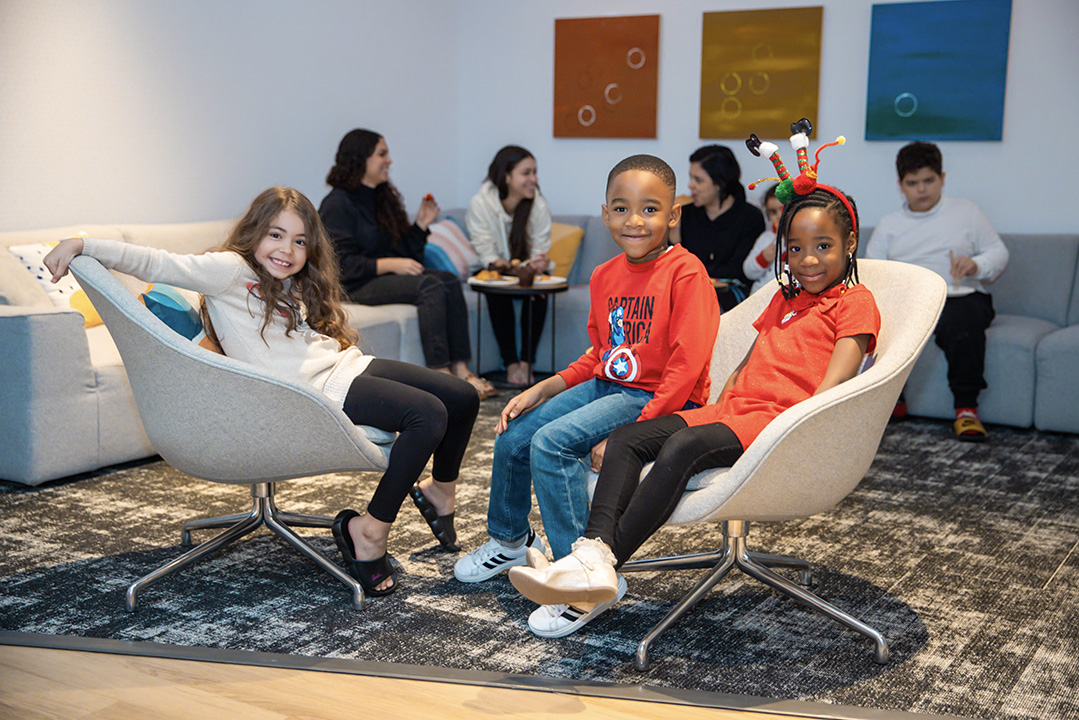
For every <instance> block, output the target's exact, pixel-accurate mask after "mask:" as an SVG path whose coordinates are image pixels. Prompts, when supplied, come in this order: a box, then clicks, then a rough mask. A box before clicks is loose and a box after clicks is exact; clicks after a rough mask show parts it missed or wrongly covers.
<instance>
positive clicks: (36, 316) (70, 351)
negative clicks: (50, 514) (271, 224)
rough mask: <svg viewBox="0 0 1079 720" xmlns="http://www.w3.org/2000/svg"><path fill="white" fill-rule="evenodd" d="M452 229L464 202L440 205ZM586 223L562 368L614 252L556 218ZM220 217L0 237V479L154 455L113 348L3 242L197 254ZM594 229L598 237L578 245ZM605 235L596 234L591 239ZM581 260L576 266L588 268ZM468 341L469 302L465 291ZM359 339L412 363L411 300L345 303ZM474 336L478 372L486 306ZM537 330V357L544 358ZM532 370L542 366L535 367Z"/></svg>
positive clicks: (29, 479)
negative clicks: (104, 243) (594, 279)
mask: <svg viewBox="0 0 1079 720" xmlns="http://www.w3.org/2000/svg"><path fill="white" fill-rule="evenodd" d="M447 214H448V215H451V216H453V217H455V218H457V219H458V220H459V221H460V223H461V225H462V226H463V225H464V222H463V221H464V210H459V211H451V212H450V213H447ZM557 219H558V220H559V221H562V222H567V223H571V224H575V225H578V226H582V227H583V226H586V225H587V226H588V229H589V232H588V233H586V237H585V239H584V240H582V243H581V248H580V249H579V251H578V257H577V262H576V263H575V265H574V269H573V273H572V276H571V278H570V279H571V281H572V282H573V283H574V284H575V285H583V287H574V288H573V289H571V290H570V291H569V292H568V293H566V294H564V295H562V296H560V297H559V299H558V303H559V304H558V306H557V308H558V317H559V324H558V334H559V342H558V343H557V351H558V357H557V358H556V364H558V365H559V367H563V366H565V365H566V364H568V363H569V362H570V360H572V359H574V358H576V357H577V356H578V355H579V354H580V353H581V351H582V350H583V349H584V348H585V347H587V345H588V342H587V334H586V333H585V331H584V324H585V321H586V319H587V314H588V294H587V283H588V277H589V274H590V272H591V268H592V267H594V266H595V265H596V264H598V263H599V262H602V261H603V260H606V259H607V258H608V257H611V256H613V254H614V252H615V251H616V248H615V246H614V244H613V243H612V242H610V238H609V235H608V234H607V232H606V229H605V228H604V227H603V224H602V222H600V221H599V218H587V217H585V216H560V217H558V218H557ZM231 223H232V221H230V220H221V221H213V222H202V223H172V224H160V225H155V224H140V225H134V224H128V225H80V226H71V227H58V228H45V229H41V230H29V231H18V232H7V233H0V407H2V408H3V412H2V414H0V479H2V480H8V481H13V482H20V483H25V484H28V485H37V484H40V483H42V482H46V481H48V480H53V479H56V478H60V477H66V476H69V475H75V474H78V473H84V472H88V471H92V470H96V469H97V468H101V467H105V466H107V465H113V464H116V463H122V462H127V461H130V460H136V459H139V458H144V457H148V456H151V455H154V454H155V453H154V448H153V446H152V445H151V444H150V441H149V440H148V439H147V437H146V435H145V433H144V432H143V429H142V424H141V422H140V420H139V416H138V411H137V410H136V408H135V401H134V398H133V396H132V394H131V388H130V386H129V384H128V382H127V376H126V375H125V374H124V369H123V363H122V361H121V359H120V355H119V353H118V352H117V350H116V346H115V345H114V344H113V342H112V338H111V337H110V336H109V333H108V330H107V329H106V328H105V327H104V326H101V325H99V326H96V327H91V328H85V327H84V322H83V317H82V315H80V314H79V313H77V312H76V311H74V310H71V309H61V308H58V307H55V306H54V305H53V303H52V301H51V300H50V299H49V297H48V295H47V294H46V292H45V290H44V289H42V287H41V286H40V284H39V283H38V281H37V279H36V278H35V277H33V275H31V273H30V272H28V271H27V269H26V268H25V267H23V266H22V265H21V264H20V263H19V262H18V260H16V259H15V258H14V256H12V255H11V254H10V253H9V252H7V248H8V247H10V246H13V245H33V244H38V243H45V242H52V241H55V240H59V239H61V238H64V237H70V236H72V235H74V234H76V233H78V232H85V233H87V234H88V235H92V236H94V237H103V238H109V239H113V240H119V241H123V242H130V243H136V244H140V245H148V246H151V247H160V248H164V249H166V250H170V251H173V252H182V253H194V252H202V251H203V250H206V249H207V248H209V247H213V246H214V245H218V244H220V243H221V242H222V241H223V240H224V238H225V236H226V234H227V233H228V230H229V228H230V227H231ZM594 226H598V228H599V229H600V230H602V232H601V233H600V240H601V242H599V243H591V242H589V241H588V240H589V237H590V236H594V234H595V230H594ZM604 239H606V242H603V240H604ZM588 263H591V265H588V267H587V268H584V267H582V264H588ZM465 299H466V301H467V303H468V308H469V324H470V327H471V330H472V338H473V347H475V338H476V336H475V333H476V315H477V312H476V311H477V298H476V293H474V292H472V291H471V290H469V289H468V288H466V289H465ZM346 309H347V310H348V313H349V317H350V323H351V325H352V326H353V327H355V328H356V329H357V330H359V331H360V334H361V337H362V339H361V343H360V344H361V346H362V347H363V349H364V350H365V351H367V352H371V353H374V354H375V355H378V356H379V357H385V358H391V359H396V360H403V361H405V362H412V363H417V364H422V363H423V349H422V346H421V344H420V334H419V323H418V322H417V318H416V309H415V307H413V306H411V305H384V306H379V307H370V306H361V305H354V304H349V305H347V306H346ZM480 332H482V333H484V335H483V341H482V351H483V359H482V361H481V362H480V363H479V367H480V368H482V369H484V370H492V369H496V368H498V367H499V366H500V360H499V357H498V352H497V346H496V344H495V341H494V336H493V334H492V333H491V330H490V322H489V320H488V319H487V317H486V312H484V313H483V317H482V318H481V325H480ZM550 342H551V337H550V333H549V332H548V333H547V335H546V336H545V338H544V343H543V344H542V345H541V347H540V349H539V351H540V357H541V358H547V360H546V361H545V362H547V363H549V362H550V360H549V358H550ZM541 369H546V366H544V365H541Z"/></svg>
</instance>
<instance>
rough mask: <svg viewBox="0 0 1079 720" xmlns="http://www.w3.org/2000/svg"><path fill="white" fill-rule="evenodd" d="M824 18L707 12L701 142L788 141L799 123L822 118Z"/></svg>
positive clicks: (806, 11)
mask: <svg viewBox="0 0 1079 720" xmlns="http://www.w3.org/2000/svg"><path fill="white" fill-rule="evenodd" d="M821 16H822V10H821V8H819V7H805V8H787V9H782V10H747V11H738V12H710V13H704V24H703V33H702V38H701V40H702V42H701V137H702V138H738V139H742V138H746V137H748V136H749V134H750V133H756V134H757V135H759V136H760V137H762V138H773V139H774V138H786V137H789V136H790V123H791V120H792V119H798V118H801V117H807V118H810V119H813V120H815V119H816V118H817V117H818V115H817V95H818V89H819V86H820V49H821ZM811 137H816V131H814V133H813V134H812V135H811Z"/></svg>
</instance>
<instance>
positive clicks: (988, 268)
mask: <svg viewBox="0 0 1079 720" xmlns="http://www.w3.org/2000/svg"><path fill="white" fill-rule="evenodd" d="M949 252H950V253H951V255H952V256H954V257H964V256H965V257H969V258H971V259H972V260H973V261H974V262H975V263H977V265H978V272H977V273H975V274H974V275H970V276H968V277H965V278H963V279H962V280H959V281H957V280H956V279H955V278H953V277H952V274H951V266H952V263H951V257H949ZM865 257H867V258H873V259H880V260H899V261H901V262H907V263H911V264H913V265H921V266H922V267H924V268H926V269H928V270H932V271H933V272H935V273H937V274H938V275H940V276H941V277H942V278H944V281H945V282H947V283H948V295H949V296H951V297H957V296H960V295H969V294H970V293H972V292H983V293H988V292H989V291H988V290H987V289H986V287H985V285H986V283H991V282H993V281H994V280H996V279H997V277H999V276H1000V273H1002V272H1004V268H1005V267H1007V265H1008V248H1006V247H1005V246H1004V243H1003V242H1002V241H1001V239H1000V235H998V234H997V232H996V230H994V229H993V226H992V225H990V224H989V219H988V218H986V217H985V215H983V214H982V211H981V210H979V209H978V206H977V205H975V204H974V203H973V202H971V201H969V200H964V199H962V198H952V197H942V198H941V199H940V202H938V203H937V204H936V205H935V206H934V207H933V208H932V209H930V210H927V211H925V212H911V210H910V208H909V206H907V205H906V203H904V205H903V209H902V210H897V211H896V212H894V213H890V214H888V215H885V216H884V218H883V219H882V220H881V221H880V225H878V226H877V227H876V229H875V230H874V231H873V237H872V238H870V240H869V245H868V246H867V247H866V249H865Z"/></svg>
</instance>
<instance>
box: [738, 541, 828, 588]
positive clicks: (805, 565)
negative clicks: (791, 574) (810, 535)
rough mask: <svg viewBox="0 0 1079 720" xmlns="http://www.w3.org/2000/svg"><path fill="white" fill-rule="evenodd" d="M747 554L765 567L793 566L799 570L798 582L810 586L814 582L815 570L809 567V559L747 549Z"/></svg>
mask: <svg viewBox="0 0 1079 720" xmlns="http://www.w3.org/2000/svg"><path fill="white" fill-rule="evenodd" d="M746 555H748V556H749V558H750V559H751V560H753V561H755V562H757V563H758V564H760V565H764V566H765V567H770V568H773V567H783V568H792V569H795V570H797V571H798V582H800V583H801V584H802V585H804V586H805V587H809V585H810V583H812V582H813V571H812V570H811V569H810V567H809V561H808V560H802V559H801V558H796V557H790V556H789V555H772V554H770V553H762V552H755V551H753V550H746Z"/></svg>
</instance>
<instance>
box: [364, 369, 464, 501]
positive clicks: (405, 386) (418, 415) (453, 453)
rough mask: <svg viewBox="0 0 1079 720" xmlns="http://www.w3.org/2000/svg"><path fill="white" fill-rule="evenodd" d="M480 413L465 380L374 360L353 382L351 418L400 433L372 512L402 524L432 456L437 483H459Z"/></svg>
mask: <svg viewBox="0 0 1079 720" xmlns="http://www.w3.org/2000/svg"><path fill="white" fill-rule="evenodd" d="M479 409H480V398H479V395H478V394H477V393H476V388H474V387H472V385H470V384H468V383H467V382H465V381H464V380H461V379H460V378H457V377H455V376H453V375H450V374H449V373H444V372H438V371H437V370H430V369H428V368H425V367H420V366H419V365H413V364H411V363H405V362H399V361H397V360H383V359H381V358H375V359H374V360H372V361H371V364H370V365H368V366H367V369H366V370H364V372H363V374H361V375H359V376H357V377H356V379H355V380H353V381H352V385H351V386H350V387H349V389H348V395H346V396H345V405H344V410H345V414H346V415H348V418H349V420H351V421H352V422H354V423H355V424H357V425H370V426H371V427H376V428H379V429H380V430H389V431H391V432H397V433H400V435H398V437H397V442H395V443H394V444H393V449H392V450H391V451H390V461H389V467H387V468H386V473H385V474H384V475H383V476H382V479H381V480H380V481H379V483H378V487H377V488H376V489H375V494H374V495H373V496H372V497H371V501H370V502H369V503H368V504H367V512H368V513H370V514H371V516H372V517H374V518H375V519H377V520H381V521H382V522H387V523H392V522H393V521H394V520H396V519H397V511H398V510H399V509H400V508H401V503H402V502H404V499H405V496H406V495H408V491H409V489H411V487H412V486H413V485H414V484H415V483H416V481H417V480H419V478H420V473H422V472H423V469H424V467H426V466H427V461H428V460H429V459H430V458H431V457H432V455H433V456H434V462H433V464H432V468H431V474H432V475H433V476H434V479H435V480H436V481H438V482H453V481H454V480H456V479H457V474H458V472H459V471H460V469H461V460H462V459H463V458H464V455H465V448H466V447H467V446H468V439H469V437H471V435H472V425H473V423H475V422H476V413H478V412H479Z"/></svg>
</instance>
